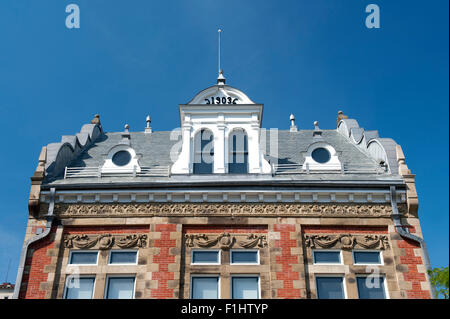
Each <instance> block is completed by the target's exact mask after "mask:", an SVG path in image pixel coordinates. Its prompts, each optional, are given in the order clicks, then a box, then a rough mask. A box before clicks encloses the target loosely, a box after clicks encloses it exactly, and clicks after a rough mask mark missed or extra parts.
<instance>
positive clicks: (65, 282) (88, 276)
mask: <svg viewBox="0 0 450 319" xmlns="http://www.w3.org/2000/svg"><path fill="white" fill-rule="evenodd" d="M72 276H73V274H66V280H65V281H64V294H63V299H66V296H67V290H68V289H69V287H67V280H68V279H69V278H70V277H72ZM78 277H79V278H94V285H93V286H92V298H91V299H94V296H95V286H96V283H97V275H95V274H89V275H78Z"/></svg>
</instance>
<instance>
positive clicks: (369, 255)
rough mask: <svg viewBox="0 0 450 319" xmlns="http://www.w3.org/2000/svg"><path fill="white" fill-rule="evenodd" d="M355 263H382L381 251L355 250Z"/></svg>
mask: <svg viewBox="0 0 450 319" xmlns="http://www.w3.org/2000/svg"><path fill="white" fill-rule="evenodd" d="M353 258H354V261H355V264H381V257H380V252H379V251H354V252H353Z"/></svg>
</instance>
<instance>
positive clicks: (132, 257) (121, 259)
mask: <svg viewBox="0 0 450 319" xmlns="http://www.w3.org/2000/svg"><path fill="white" fill-rule="evenodd" d="M136 257H137V252H136V251H111V256H110V259H109V263H110V264H135V263H136Z"/></svg>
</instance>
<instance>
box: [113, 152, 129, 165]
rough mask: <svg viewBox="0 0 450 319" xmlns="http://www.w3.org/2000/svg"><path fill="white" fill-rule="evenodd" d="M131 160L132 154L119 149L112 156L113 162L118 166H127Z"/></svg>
mask: <svg viewBox="0 0 450 319" xmlns="http://www.w3.org/2000/svg"><path fill="white" fill-rule="evenodd" d="M130 161H131V154H130V153H129V152H127V151H118V152H117V153H115V154H114V155H113V157H112V162H113V163H114V164H116V165H117V166H125V165H127V164H128V163H129V162H130Z"/></svg>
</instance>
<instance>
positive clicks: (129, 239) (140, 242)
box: [64, 234, 147, 249]
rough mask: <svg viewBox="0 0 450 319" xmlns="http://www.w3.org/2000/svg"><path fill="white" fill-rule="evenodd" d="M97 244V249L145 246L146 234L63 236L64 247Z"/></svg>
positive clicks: (86, 246) (84, 247) (83, 246)
mask: <svg viewBox="0 0 450 319" xmlns="http://www.w3.org/2000/svg"><path fill="white" fill-rule="evenodd" d="M96 245H98V248H99V249H109V248H112V247H113V246H114V245H116V246H118V247H120V248H132V247H140V248H142V247H145V246H146V245H147V235H145V234H132V235H111V234H101V235H86V234H82V235H66V236H65V238H64V246H65V247H66V248H73V247H76V248H81V249H87V248H92V247H94V246H96Z"/></svg>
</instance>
